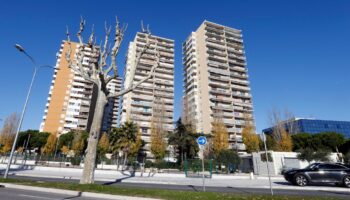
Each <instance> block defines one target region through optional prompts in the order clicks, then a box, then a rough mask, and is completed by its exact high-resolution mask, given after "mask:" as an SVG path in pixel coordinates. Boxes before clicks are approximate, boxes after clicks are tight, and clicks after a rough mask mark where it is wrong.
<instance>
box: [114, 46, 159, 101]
mask: <svg viewBox="0 0 350 200" xmlns="http://www.w3.org/2000/svg"><path fill="white" fill-rule="evenodd" d="M155 55H156V63H155V64H154V65H153V66H152V68H151V71H150V72H149V74H148V76H147V77H145V78H143V79H142V80H140V81H139V82H138V83H136V84H134V85H132V86H131V87H129V88H127V89H125V90H123V91H120V92H118V93H110V94H109V95H108V98H110V97H118V96H122V95H124V94H127V93H129V92H131V91H133V90H134V89H135V88H137V87H138V86H139V85H141V84H142V83H143V82H145V81H147V80H148V79H150V78H152V77H153V76H154V73H155V71H156V68H157V67H158V66H159V65H160V62H159V61H160V55H159V52H158V50H157V49H156V53H155Z"/></svg>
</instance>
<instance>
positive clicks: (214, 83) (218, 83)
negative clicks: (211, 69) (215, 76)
mask: <svg viewBox="0 0 350 200" xmlns="http://www.w3.org/2000/svg"><path fill="white" fill-rule="evenodd" d="M209 85H210V86H214V87H220V88H230V85H229V84H227V83H220V82H216V81H211V80H209Z"/></svg>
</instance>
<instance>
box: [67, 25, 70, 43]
mask: <svg viewBox="0 0 350 200" xmlns="http://www.w3.org/2000/svg"><path fill="white" fill-rule="evenodd" d="M66 29H67V31H66V35H67V40H68V42H70V37H69V30H68V26H66Z"/></svg>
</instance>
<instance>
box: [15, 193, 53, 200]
mask: <svg viewBox="0 0 350 200" xmlns="http://www.w3.org/2000/svg"><path fill="white" fill-rule="evenodd" d="M18 196H22V197H29V198H33V199H54V200H57V199H56V198H50V197H41V196H32V195H26V194H19V195H18Z"/></svg>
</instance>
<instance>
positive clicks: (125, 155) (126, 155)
mask: <svg viewBox="0 0 350 200" xmlns="http://www.w3.org/2000/svg"><path fill="white" fill-rule="evenodd" d="M127 158H128V152H125V154H124V162H123V168H122V171H124V169H125V164H126V159H127Z"/></svg>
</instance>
